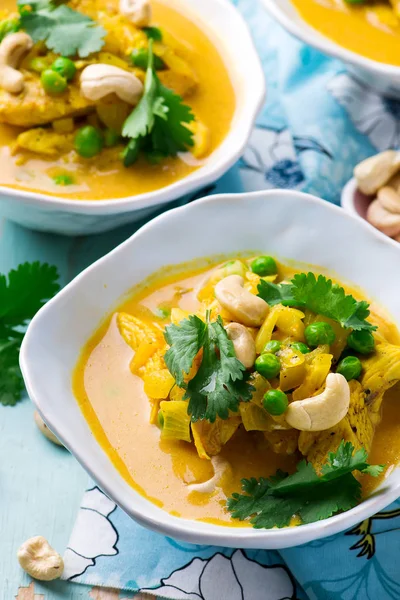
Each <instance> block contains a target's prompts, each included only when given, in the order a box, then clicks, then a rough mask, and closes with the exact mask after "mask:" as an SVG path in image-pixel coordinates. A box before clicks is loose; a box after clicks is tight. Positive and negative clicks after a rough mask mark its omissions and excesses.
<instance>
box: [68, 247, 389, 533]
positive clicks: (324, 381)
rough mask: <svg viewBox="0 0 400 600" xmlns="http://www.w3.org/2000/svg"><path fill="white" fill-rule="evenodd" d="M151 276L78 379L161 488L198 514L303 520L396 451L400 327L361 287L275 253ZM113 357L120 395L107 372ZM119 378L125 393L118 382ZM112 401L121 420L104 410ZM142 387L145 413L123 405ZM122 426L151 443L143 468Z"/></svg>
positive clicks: (137, 481) (359, 489)
mask: <svg viewBox="0 0 400 600" xmlns="http://www.w3.org/2000/svg"><path fill="white" fill-rule="evenodd" d="M145 290H146V291H145V292H141V294H139V295H138V297H137V299H135V297H134V298H133V300H132V301H131V303H129V302H128V303H127V304H126V306H125V307H124V308H122V309H121V310H120V311H119V312H118V313H117V314H116V315H115V316H114V317H113V319H112V320H111V322H109V323H108V325H107V327H108V328H109V329H108V332H107V333H106V334H105V330H104V329H103V330H102V333H99V334H97V336H96V338H95V340H96V343H94V340H92V341H91V342H90V345H89V346H90V348H91V351H89V350H87V351H85V354H84V355H83V358H82V362H81V363H80V365H78V369H77V372H76V379H75V389H76V394H77V397H78V399H79V401H80V404H81V407H82V409H83V410H84V411H85V406H86V402H87V401H89V403H90V404H91V406H93V409H94V411H95V412H96V414H98V415H99V419H100V421H99V422H97V421H96V423H97V425H96V427H97V429H96V431H98V432H99V431H103V430H104V431H105V432H106V434H107V436H108V438H109V440H114V443H113V442H110V443H111V444H112V448H113V452H117V453H118V455H119V456H120V457H121V459H122V457H124V458H123V460H122V462H123V463H124V465H125V466H124V468H127V469H128V472H129V476H130V477H131V478H132V479H129V481H130V482H131V483H132V485H138V486H139V488H138V489H140V490H141V491H142V493H144V494H145V495H147V497H149V498H151V499H156V500H157V501H159V502H161V505H163V506H165V508H166V509H167V510H173V511H174V514H181V515H182V516H185V517H187V518H188V517H189V518H200V519H212V520H213V522H224V523H225V524H226V523H229V524H231V525H235V524H238V523H240V522H241V521H244V523H250V524H252V525H253V526H255V527H258V528H259V527H284V526H288V525H299V524H301V523H310V522H313V521H316V520H320V519H325V518H328V517H330V516H331V515H334V514H336V513H338V512H341V511H345V510H348V509H350V508H352V507H354V506H355V505H356V504H357V503H358V502H359V501H360V500H361V499H362V493H363V490H364V493H365V489H368V490H370V489H372V488H373V484H372V477H375V478H377V480H376V481H377V482H378V481H379V477H381V476H382V473H384V466H383V465H385V466H387V467H389V466H391V464H395V462H397V460H398V458H399V457H400V447H399V448H398V449H397V451H396V452H397V454H396V452H394V449H393V452H394V454H391V453H389V454H388V452H387V447H388V445H387V444H385V445H384V450H383V451H381V452H378V451H377V450H376V447H377V446H376V444H378V442H376V441H375V440H379V439H380V435H381V434H380V430H381V428H382V425H380V422H381V419H382V402H383V399H384V395H385V393H386V392H387V391H388V390H389V389H390V388H391V387H393V386H394V385H395V384H396V383H397V382H398V381H400V345H399V342H400V337H399V334H398V332H397V330H396V329H395V327H394V326H393V325H392V324H391V323H390V322H389V321H388V320H387V317H386V316H384V314H383V313H382V312H381V311H380V309H377V308H376V307H375V306H372V307H371V306H370V305H369V303H368V302H367V301H366V300H365V299H363V298H360V294H359V292H352V291H349V290H348V289H347V288H344V287H343V286H342V285H341V284H340V283H339V282H332V280H330V279H329V278H327V277H326V276H324V275H318V274H317V273H313V272H303V273H296V272H295V271H294V270H293V269H292V268H289V267H286V266H284V265H281V264H279V263H278V262H277V261H276V260H275V259H274V258H273V257H269V256H259V257H255V258H253V259H250V260H243V259H240V258H238V259H235V260H231V261H228V262H226V263H224V264H222V265H220V266H217V267H214V268H211V269H208V270H207V271H206V272H203V273H200V274H197V275H195V276H189V277H188V279H186V280H183V282H182V284H181V283H180V280H179V279H178V278H177V279H176V280H172V282H170V283H168V284H167V283H164V284H163V283H162V281H159V283H156V284H153V288H151V287H150V288H149V287H147V288H145ZM121 337H122V339H123V340H124V342H123V344H124V345H125V346H124V347H127V348H129V349H130V351H133V355H132V358H131V359H130V360H129V365H130V368H129V371H130V373H129V375H128V374H127V373H126V372H125V371H124V370H123V368H122V364H127V363H126V358H122V354H118V353H119V352H122V349H120V350H118V351H117V350H116V347H115V346H114V345H113V342H111V341H110V340H112V339H114V338H117V339H118V338H121ZM102 340H104V341H102ZM105 348H107V350H105ZM106 355H107V357H108V358H105V357H106ZM102 357H104V358H102ZM103 360H106V362H105V363H104V362H102V361H103ZM111 363H112V364H114V367H110V369H111V372H112V376H111V375H110V377H111V378H112V380H113V383H112V387H111V388H110V392H109V393H110V394H112V396H110V398H109V399H108V400H107V397H106V394H105V392H104V389H105V388H107V376H106V375H104V374H101V375H100V371H104V366H105V365H106V364H109V365H110V364H111ZM113 369H115V371H113ZM96 374H97V375H96ZM96 377H100V380H101V381H98V382H96V383H95V382H94V381H95V378H96ZM121 377H123V378H124V379H126V378H128V379H126V388H125V387H124V391H121V395H122V396H124V400H123V403H121V398H120V397H119V395H118V394H117V396H116V395H115V393H116V392H115V385H116V382H117V381H118V380H119V379H120V378H121ZM131 378H133V379H131ZM139 382H141V383H139ZM136 386H138V387H136ZM141 386H142V387H141ZM130 389H131V390H132V393H134V397H135V398H137V399H138V400H137V402H138V403H139V405H140V406H141V408H140V410H139V408H134V407H135V406H136V400H133V399H132V400H130V392H129V390H130ZM134 389H135V390H136V391H135V392H133V390H134ZM140 389H141V390H142V392H141V391H140ZM79 390H80V391H79ZM143 392H144V397H145V398H147V399H148V400H150V416H149V417H146V416H145V415H144V414H143V413H145V409H144V408H143V404H141V403H142V400H139V398H141V393H143ZM83 394H84V396H85V398H87V400H85V402H84V403H82V402H83V400H82V398H83ZM114 401H115V402H117V405H118V409H117V410H118V414H119V415H121V419H122V421H121V422H120V426H119V428H117V429H114V426H112V425H111V426H110V425H109V423H108V422H106V420H105V415H106V414H109V411H110V410H112V402H114ZM110 402H111V404H110ZM131 402H132V403H133V405H132V410H133V411H134V412H135V415H136V416H134V415H133V414H132V415H131V414H128V413H127V412H125V409H124V408H123V406H125V405H126V406H129V405H130V403H131ZM144 402H145V401H144ZM139 405H138V406H139ZM85 414H86V413H85ZM146 418H148V419H149V420H150V424H148V425H146V424H145V420H146ZM124 419H128V422H129V423H130V424H132V425H127V424H126V423H125V422H124ZM89 421H90V419H89ZM398 421H399V426H400V419H398ZM122 423H124V425H122ZM99 426H100V428H99ZM121 427H122V428H123V430H124V431H125V435H126V436H127V439H129V430H130V428H131V427H132V429H131V431H135V434H134V436H135V437H134V438H132V444H133V446H135V440H136V439H137V440H138V442H137V443H140V444H143V443H144V444H145V446H146V451H145V456H146V458H145V460H144V466H143V467H142V466H141V465H139V464H138V462H137V460H136V458H135V456H134V452H133V450H132V453H131V452H130V451H129V449H128V448H127V447H126V446H125V445H124V444H123V443H122V442H121V439H122V438H123V437H124V436H122V438H121V429H120V428H121ZM146 428H147V429H146ZM157 430H159V433H158V434H157V435H156V433H155V432H156V431H157ZM146 432H147V433H146ZM142 435H143V436H146V438H148V439H150V437H151V436H153V437H151V440H152V441H151V442H150V441H145V442H143V439H144V438H142V437H141V436H142ZM382 435H383V434H382ZM114 444H116V445H114ZM150 446H151V448H150ZM397 446H400V445H399V444H397ZM369 455H371V456H372V457H373V459H374V462H371V461H368V456H369ZM147 456H149V457H150V458H147ZM167 456H171V458H172V465H173V469H172V470H171V466H172V465H171V463H169V462H168V461H167V462H165V463H164V462H162V463H161V464H163V468H162V473H163V474H162V475H160V471H159V470H157V471H156V470H155V469H157V468H158V469H159V468H160V466H159V464H158V460H162V461H164V460H165V459H164V457H167ZM394 456H395V457H394ZM154 463H156V464H154ZM369 463H371V464H369ZM121 464H122V463H121ZM142 468H143V469H144V468H145V469H146V470H148V471H149V473H150V472H152V473H153V475H152V476H150V475H147V473H144V472H142ZM121 469H122V467H121ZM171 478H172V480H173V482H174V483H173V484H172V483H170V481H171ZM156 479H157V481H158V483H157V481H155V480H156ZM240 480H242V482H241V483H240ZM241 485H242V487H243V493H242V494H241V493H240V486H241ZM375 485H376V484H375ZM172 497H173V498H175V500H174V501H173V502H172ZM178 506H179V507H180V510H178V508H177V507H178Z"/></svg>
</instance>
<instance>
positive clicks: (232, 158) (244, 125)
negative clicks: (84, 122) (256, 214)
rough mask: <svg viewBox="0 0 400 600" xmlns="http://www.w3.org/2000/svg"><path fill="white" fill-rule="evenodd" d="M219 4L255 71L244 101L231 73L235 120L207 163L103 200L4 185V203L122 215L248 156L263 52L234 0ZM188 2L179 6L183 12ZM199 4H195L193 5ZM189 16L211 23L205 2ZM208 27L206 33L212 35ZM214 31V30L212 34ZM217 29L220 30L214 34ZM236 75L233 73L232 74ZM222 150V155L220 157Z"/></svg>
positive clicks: (225, 52) (261, 95)
mask: <svg viewBox="0 0 400 600" xmlns="http://www.w3.org/2000/svg"><path fill="white" fill-rule="evenodd" d="M213 3H214V5H218V7H219V9H220V10H223V11H226V14H227V20H229V21H230V22H232V20H234V21H235V22H236V25H237V27H240V28H241V30H242V36H243V37H242V41H241V48H243V49H245V50H246V52H247V53H248V55H249V57H250V60H251V64H252V73H253V77H252V80H253V85H252V89H251V93H248V94H247V95H246V97H245V98H244V99H242V100H240V99H239V95H238V93H237V92H238V87H239V82H237V83H236V84H235V82H234V77H232V76H231V77H230V79H231V83H232V85H233V88H234V91H235V92H236V100H237V104H236V109H235V113H234V115H233V118H232V123H231V127H230V129H229V131H228V133H227V135H226V136H225V138H224V139H223V140H222V142H221V144H220V145H219V146H218V147H217V148H216V149H215V150H214V152H213V153H212V154H211V155H210V156H208V157H207V158H206V161H205V164H204V165H202V166H200V167H199V168H198V169H196V170H195V171H193V172H192V173H189V174H188V175H187V176H186V177H183V178H182V179H179V180H178V181H175V182H173V183H171V184H169V185H167V186H165V187H162V188H160V189H158V190H153V191H150V192H145V193H142V194H137V195H134V196H126V197H123V198H115V199H113V198H107V199H104V200H79V199H68V198H64V197H58V196H57V195H51V194H44V193H40V192H33V191H29V190H24V189H18V188H13V187H8V186H5V185H0V201H1V200H2V199H3V198H4V199H6V198H7V197H8V198H12V200H13V201H17V202H22V203H23V204H25V205H29V206H33V207H36V208H39V207H40V208H42V209H50V210H55V211H68V212H69V213H75V214H88V215H107V214H114V215H116V214H119V213H126V212H131V211H136V210H140V209H143V208H146V209H150V208H152V207H156V206H159V205H162V204H166V203H167V202H170V201H173V200H176V199H177V198H180V197H182V196H184V195H185V194H188V193H190V192H194V191H195V190H198V189H200V188H201V187H203V186H204V187H205V186H207V185H209V184H210V183H212V182H214V181H216V180H217V179H219V178H220V177H222V175H223V174H224V173H226V171H227V170H228V169H230V168H231V167H232V166H233V165H234V164H235V163H236V162H237V160H238V159H239V158H240V156H241V155H242V154H243V151H244V149H245V148H246V145H247V142H248V139H249V137H250V134H251V131H252V129H253V126H254V123H255V120H256V118H257V116H258V114H259V112H260V111H261V108H262V106H263V104H264V101H265V97H266V80H265V75H264V71H263V67H262V63H261V59H260V56H259V54H258V52H257V50H256V47H255V43H254V41H253V38H252V36H251V33H250V30H249V27H248V25H247V23H246V21H245V20H244V18H243V16H242V15H241V14H240V12H239V10H238V9H237V8H236V6H235V5H234V4H232V2H231V1H230V0H213ZM182 6H184V3H182V2H181V3H180V5H179V6H178V7H177V8H176V9H177V10H178V11H179V10H180V9H181V7H182ZM194 6H195V8H194ZM185 14H187V15H188V18H189V19H190V18H191V19H193V18H194V17H195V16H196V14H197V15H198V16H199V17H201V16H202V17H203V20H204V21H206V17H207V14H208V11H207V10H204V4H203V3H202V2H200V3H195V1H194V0H192V4H191V5H190V6H189V7H188V8H186V13H185ZM207 31H208V30H207V29H206V28H205V33H206V34H207ZM212 33H213V32H212V30H211V34H212ZM214 33H215V32H214ZM211 34H210V37H211V42H212V43H213V44H214V45H215V42H218V39H215V36H214V37H213V36H212V35H211ZM224 39H225V38H224V37H223V36H221V39H220V40H219V42H220V44H219V46H218V52H219V53H220V55H221V56H222V58H223V59H224V60H225V64H227V62H228V59H229V48H230V44H227V43H224ZM231 75H232V73H231ZM243 112H245V113H246V114H245V117H246V118H245V120H243V118H242V113H243ZM222 147H223V148H224V150H225V152H223V153H222V152H219V151H220V149H221V148H222ZM217 153H218V156H217V158H216V159H215V155H216V154H217Z"/></svg>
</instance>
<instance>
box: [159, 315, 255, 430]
mask: <svg viewBox="0 0 400 600" xmlns="http://www.w3.org/2000/svg"><path fill="white" fill-rule="evenodd" d="M164 335H165V339H166V341H167V343H168V344H169V345H170V348H169V350H167V352H166V354H165V356H164V360H165V363H166V365H167V367H168V369H169V371H170V373H171V374H172V376H173V377H174V378H175V381H176V383H177V385H179V386H180V387H183V388H185V389H186V394H185V399H186V400H189V403H188V414H189V415H190V416H191V418H192V421H197V420H199V419H208V420H209V421H210V422H211V423H214V421H215V420H216V418H217V416H218V417H220V418H221V419H227V418H228V417H229V411H233V412H237V411H238V410H239V403H240V402H241V401H244V402H246V401H248V400H250V398H251V392H252V390H253V388H252V387H251V385H250V384H249V383H248V382H247V379H248V374H247V372H246V368H245V366H244V365H243V364H242V363H241V362H240V361H239V360H238V359H237V358H236V355H235V350H234V347H233V344H232V342H231V340H230V339H229V338H228V335H227V333H226V331H225V329H224V326H223V322H222V319H221V318H220V317H218V319H217V321H215V322H213V323H208V322H207V323H204V322H203V321H202V320H201V319H199V317H197V316H195V315H191V316H190V317H189V318H188V319H184V320H183V321H182V322H181V323H180V324H179V325H168V326H167V327H166V330H165V334H164ZM200 350H202V357H201V363H200V366H199V369H198V371H197V373H196V375H195V376H194V377H193V378H192V379H191V380H190V381H189V382H188V383H185V381H184V377H185V374H187V373H188V372H189V371H190V369H191V366H192V364H193V360H194V358H195V356H196V355H197V354H198V352H199V351H200Z"/></svg>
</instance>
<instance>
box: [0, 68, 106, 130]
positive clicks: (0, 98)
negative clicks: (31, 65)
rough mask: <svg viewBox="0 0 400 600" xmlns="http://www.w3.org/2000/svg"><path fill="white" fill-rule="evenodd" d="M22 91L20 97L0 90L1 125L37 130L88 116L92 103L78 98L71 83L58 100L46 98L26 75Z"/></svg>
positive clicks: (35, 80)
mask: <svg viewBox="0 0 400 600" xmlns="http://www.w3.org/2000/svg"><path fill="white" fill-rule="evenodd" d="M25 73H26V79H25V88H24V91H23V92H22V93H21V94H18V95H15V94H10V93H8V92H6V91H4V90H0V123H7V124H8V125H16V126H18V127H24V128H28V127H37V126H40V125H46V124H47V123H51V122H53V121H55V120H57V119H63V118H65V117H76V116H80V115H85V114H87V113H89V112H91V110H92V107H93V106H94V103H93V102H91V101H90V100H86V99H85V98H84V97H83V96H81V94H80V91H79V88H78V87H77V85H75V84H73V83H71V84H70V85H69V86H68V90H67V91H66V92H65V93H64V94H62V95H60V96H49V95H47V94H46V92H45V91H44V89H43V87H42V84H41V83H40V79H39V77H38V76H37V75H33V74H32V73H30V72H28V71H26V72H25Z"/></svg>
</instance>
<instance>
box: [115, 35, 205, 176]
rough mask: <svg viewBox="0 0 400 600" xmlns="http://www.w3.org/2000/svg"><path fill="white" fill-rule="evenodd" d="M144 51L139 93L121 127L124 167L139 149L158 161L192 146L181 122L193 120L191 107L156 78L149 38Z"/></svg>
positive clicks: (131, 161) (134, 158) (132, 160)
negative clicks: (145, 60)
mask: <svg viewBox="0 0 400 600" xmlns="http://www.w3.org/2000/svg"><path fill="white" fill-rule="evenodd" d="M148 55H149V62H148V66H147V71H146V78H145V83H144V93H143V96H142V98H141V100H140V102H139V104H138V105H137V106H136V107H135V108H134V109H133V111H132V112H131V114H130V115H129V117H128V118H127V119H126V121H125V123H124V126H123V129H122V135H123V137H125V138H129V142H128V144H127V146H126V148H125V150H124V152H123V160H124V164H125V166H126V167H129V166H131V165H133V164H134V163H135V162H136V160H137V158H138V156H139V153H140V152H144V154H145V155H146V156H147V158H148V159H149V160H150V161H151V162H159V161H160V160H162V159H163V158H166V157H168V156H176V155H177V153H178V152H182V151H184V150H187V149H188V147H190V146H193V133H192V132H191V131H189V129H188V128H187V127H186V126H185V123H191V122H192V121H193V120H194V115H193V113H192V109H191V108H190V106H188V105H186V104H184V103H183V100H182V98H181V96H178V94H175V92H173V91H172V90H170V89H169V88H167V87H165V86H164V85H163V84H162V83H161V81H160V80H159V78H158V76H157V73H156V71H155V70H154V54H153V42H152V40H150V43H149V51H148Z"/></svg>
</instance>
